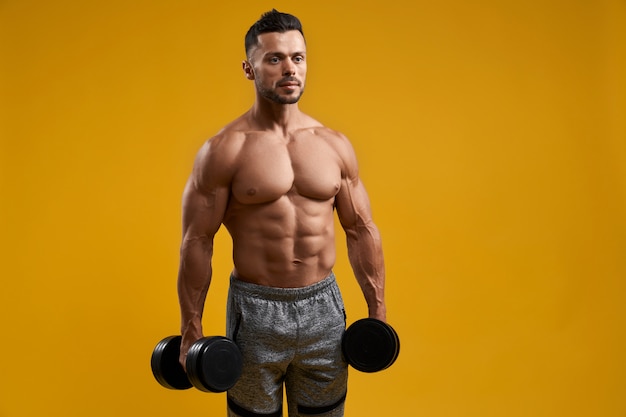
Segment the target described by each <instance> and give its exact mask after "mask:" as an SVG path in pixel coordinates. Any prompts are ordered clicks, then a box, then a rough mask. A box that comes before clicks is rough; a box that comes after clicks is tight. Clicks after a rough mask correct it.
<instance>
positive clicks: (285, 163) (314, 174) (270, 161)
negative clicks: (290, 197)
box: [232, 135, 341, 204]
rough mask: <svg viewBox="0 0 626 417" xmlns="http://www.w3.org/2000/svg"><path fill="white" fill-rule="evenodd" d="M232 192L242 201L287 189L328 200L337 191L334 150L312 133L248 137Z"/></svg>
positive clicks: (264, 198) (269, 198)
mask: <svg viewBox="0 0 626 417" xmlns="http://www.w3.org/2000/svg"><path fill="white" fill-rule="evenodd" d="M237 165H238V166H237V169H236V173H235V175H234V177H233V182H232V193H233V195H234V196H235V198H236V199H237V200H238V201H240V202H241V203H244V204H260V203H265V202H270V201H274V200H277V199H278V198H280V197H282V196H283V195H286V194H288V193H290V192H295V193H298V194H299V195H302V196H304V197H308V198H313V199H320V200H328V199H330V198H332V197H334V196H335V195H336V194H337V192H338V191H339V187H340V184H341V166H340V162H339V158H338V156H337V153H336V151H335V150H334V149H333V148H332V146H330V144H328V143H327V142H326V141H325V140H323V139H321V138H319V137H316V136H314V135H305V136H300V137H297V138H293V139H292V140H290V141H287V142H286V141H284V140H278V139H274V138H270V137H258V138H250V139H248V140H247V141H246V144H245V145H244V146H243V147H242V150H241V154H240V155H239V158H238V163H237Z"/></svg>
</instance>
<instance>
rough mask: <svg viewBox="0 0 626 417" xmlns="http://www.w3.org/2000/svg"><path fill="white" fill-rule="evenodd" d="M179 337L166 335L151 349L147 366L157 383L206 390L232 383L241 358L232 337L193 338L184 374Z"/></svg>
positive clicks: (236, 378) (224, 389) (236, 375)
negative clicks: (196, 339)
mask: <svg viewBox="0 0 626 417" xmlns="http://www.w3.org/2000/svg"><path fill="white" fill-rule="evenodd" d="M181 340H182V337H181V336H169V337H166V338H165V339H163V340H161V341H160V342H159V343H157V345H156V347H155V348H154V351H153V352H152V358H151V361H150V365H151V367H152V374H153V375H154V378H155V379H156V380H157V381H158V382H159V384H161V385H162V386H164V387H165V388H169V389H174V390H185V389H189V388H191V387H196V388H197V389H199V390H200V391H205V392H224V391H227V390H228V389H230V388H232V387H233V386H234V385H235V383H236V382H237V380H238V379H239V377H240V376H241V369H242V365H243V360H242V357H241V352H240V351H239V348H238V347H237V345H236V344H235V343H234V342H233V341H232V340H230V339H228V338H226V337H222V336H210V337H203V338H202V339H200V340H198V341H196V342H195V343H194V344H193V345H191V348H189V352H188V353H187V362H186V365H187V373H185V371H184V370H183V367H182V366H181V364H180V362H179V360H178V359H179V356H180V342H181Z"/></svg>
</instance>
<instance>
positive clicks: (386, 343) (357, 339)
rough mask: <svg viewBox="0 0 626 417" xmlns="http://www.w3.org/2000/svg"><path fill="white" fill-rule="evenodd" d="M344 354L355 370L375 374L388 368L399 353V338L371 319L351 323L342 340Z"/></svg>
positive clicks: (388, 327)
mask: <svg viewBox="0 0 626 417" xmlns="http://www.w3.org/2000/svg"><path fill="white" fill-rule="evenodd" d="M341 347H342V350H343V355H344V357H345V358H346V360H347V361H348V364H350V365H351V366H352V367H353V368H354V369H356V370H359V371H361V372H378V371H382V370H383V369H387V368H389V367H390V366H391V365H392V364H393V363H394V362H395V361H396V359H397V358H398V355H399V354H400V339H399V338H398V334H397V333H396V331H395V330H394V328H393V327H391V325H389V324H387V323H385V322H383V321H380V320H377V319H372V318H366V319H361V320H358V321H355V322H354V323H352V324H351V325H350V326H349V327H348V329H347V330H346V332H345V333H344V335H343V339H342V341H341Z"/></svg>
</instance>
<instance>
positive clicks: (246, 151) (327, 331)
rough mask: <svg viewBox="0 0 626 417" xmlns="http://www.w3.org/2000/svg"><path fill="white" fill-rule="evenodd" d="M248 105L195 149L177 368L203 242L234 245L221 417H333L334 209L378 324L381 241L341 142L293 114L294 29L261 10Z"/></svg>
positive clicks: (337, 360)
mask: <svg viewBox="0 0 626 417" xmlns="http://www.w3.org/2000/svg"><path fill="white" fill-rule="evenodd" d="M246 57H247V59H246V60H245V61H244V62H243V71H244V74H245V76H246V78H248V79H249V80H252V81H254V85H255V89H256V100H255V102H254V104H253V106H252V108H251V109H250V110H249V111H248V112H246V113H245V114H243V115H242V116H241V117H239V118H238V119H236V120H234V121H233V122H232V123H230V124H228V125H227V126H226V127H225V128H224V129H222V130H221V131H220V132H219V133H218V134H217V135H216V136H215V137H213V138H211V139H210V140H209V141H207V143H205V144H204V146H203V147H202V149H201V150H200V151H199V153H198V155H197V158H196V161H195V164H194V167H193V171H192V173H191V176H190V178H189V181H188V182H187V185H186V188H185V192H184V195H183V239H182V246H181V260H180V271H179V277H178V292H179V301H180V308H181V327H182V329H181V330H182V335H183V340H182V344H181V357H180V361H181V363H182V364H183V366H184V364H185V357H186V352H187V351H188V350H189V347H190V346H191V344H192V343H193V342H195V341H196V340H198V339H200V338H201V337H202V336H203V333H202V322H201V321H202V313H203V309H204V302H205V299H206V295H207V291H208V289H209V285H210V283H211V277H212V268H211V258H212V254H213V238H214V235H215V234H216V232H217V231H218V229H219V227H220V225H221V224H224V225H225V226H226V228H227V230H228V232H229V233H230V235H231V237H232V241H233V262H234V269H233V272H232V275H231V278H230V289H229V299H228V312H227V322H228V323H227V335H228V337H230V338H232V339H233V340H234V341H235V342H236V343H237V345H238V346H239V348H240V350H241V352H242V355H243V358H244V364H243V374H242V376H241V378H240V379H239V381H238V382H237V384H236V385H235V386H234V387H233V388H232V389H231V390H229V391H228V395H227V397H228V405H229V411H228V413H229V414H228V415H229V416H231V417H232V416H241V417H246V416H256V415H260V416H282V399H283V394H282V389H283V383H284V385H285V388H286V390H287V403H288V407H289V416H299V415H310V414H314V415H318V416H343V409H344V407H343V404H344V400H345V395H346V388H347V364H346V362H345V360H344V358H343V357H342V355H341V336H342V334H343V332H344V331H345V324H346V322H345V311H344V307H343V302H342V300H341V295H340V293H339V289H338V288H337V284H336V281H335V277H334V275H333V273H332V268H333V265H334V263H335V237H334V220H333V216H334V214H333V213H334V211H335V210H336V211H337V215H338V217H339V220H340V223H341V226H342V228H343V229H344V230H345V233H346V237H347V244H348V257H349V261H350V263H351V266H352V268H353V271H354V275H355V276H356V279H357V280H358V283H359V285H360V287H361V289H362V291H363V294H364V296H365V300H366V302H367V305H368V310H369V317H372V318H377V319H379V320H383V321H386V309H385V301H384V281H385V272H384V262H383V255H382V249H381V242H380V235H379V232H378V229H377V228H376V226H375V224H374V222H373V221H372V216H371V211H370V206H369V199H368V196H367V194H366V191H365V188H364V187H363V183H362V182H361V181H360V179H359V175H358V170H357V161H356V157H355V153H354V150H353V148H352V146H351V145H350V143H349V141H348V139H347V138H346V137H345V136H344V135H342V134H341V133H338V132H336V131H334V130H331V129H329V128H327V127H325V126H323V125H322V124H321V123H319V122H318V121H316V120H314V119H313V118H311V117H310V116H308V115H306V114H304V113H302V112H301V111H300V110H299V108H298V100H299V99H300V96H301V95H302V92H303V91H304V85H305V79H306V71H307V54H306V43H305V40H304V36H303V33H302V27H301V25H300V22H299V20H298V19H297V18H296V17H294V16H292V15H288V14H283V13H279V12H277V11H276V10H272V11H271V12H268V13H265V14H264V15H263V16H262V17H261V19H260V20H259V21H258V22H256V23H255V24H254V25H253V26H252V27H251V28H250V30H249V31H248V33H247V35H246Z"/></svg>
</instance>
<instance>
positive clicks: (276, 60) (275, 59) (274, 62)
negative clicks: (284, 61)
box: [269, 56, 280, 64]
mask: <svg viewBox="0 0 626 417" xmlns="http://www.w3.org/2000/svg"><path fill="white" fill-rule="evenodd" d="M269 62H270V64H278V63H279V62H280V59H279V58H278V57H277V56H273V57H271V58H270V59H269Z"/></svg>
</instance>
